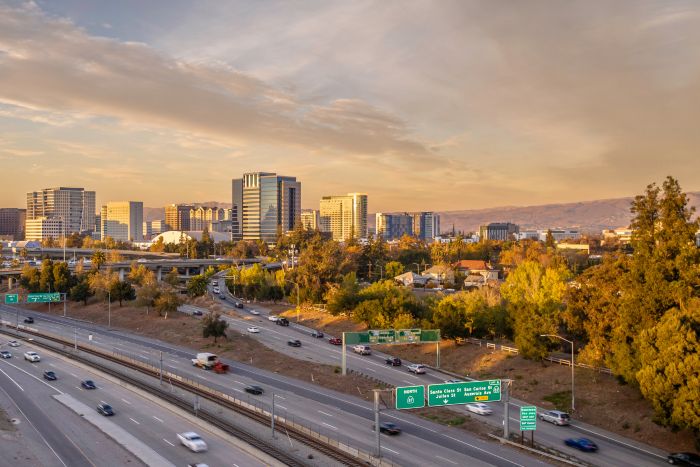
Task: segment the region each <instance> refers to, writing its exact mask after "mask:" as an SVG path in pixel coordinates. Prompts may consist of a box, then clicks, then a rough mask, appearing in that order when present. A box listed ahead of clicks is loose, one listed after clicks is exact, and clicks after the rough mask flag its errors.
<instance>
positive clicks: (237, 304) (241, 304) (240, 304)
mask: <svg viewBox="0 0 700 467" xmlns="http://www.w3.org/2000/svg"><path fill="white" fill-rule="evenodd" d="M233 306H235V307H236V308H243V303H241V302H236V303H234V304H233Z"/></svg>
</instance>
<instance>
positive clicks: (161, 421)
mask: <svg viewBox="0 0 700 467" xmlns="http://www.w3.org/2000/svg"><path fill="white" fill-rule="evenodd" d="M152 417H153V418H155V419H156V420H158V421H159V422H160V423H165V422H164V421H163V420H161V419H160V418H158V417H156V416H155V415H152Z"/></svg>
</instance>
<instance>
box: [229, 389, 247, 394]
mask: <svg viewBox="0 0 700 467" xmlns="http://www.w3.org/2000/svg"><path fill="white" fill-rule="evenodd" d="M231 389H233V390H234V391H236V392H240V393H241V394H245V393H244V392H243V391H241V390H240V389H236V388H231Z"/></svg>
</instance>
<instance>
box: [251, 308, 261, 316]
mask: <svg viewBox="0 0 700 467" xmlns="http://www.w3.org/2000/svg"><path fill="white" fill-rule="evenodd" d="M248 312H249V313H250V314H251V315H255V316H258V315H259V314H260V312H259V311H258V310H253V309H250V310H248Z"/></svg>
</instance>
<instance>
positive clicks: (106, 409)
mask: <svg viewBox="0 0 700 467" xmlns="http://www.w3.org/2000/svg"><path fill="white" fill-rule="evenodd" d="M97 411H98V412H99V413H101V414H102V415H104V416H105V417H111V416H112V415H114V409H113V408H112V406H111V405H109V404H108V403H106V402H100V403H99V404H97Z"/></svg>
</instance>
